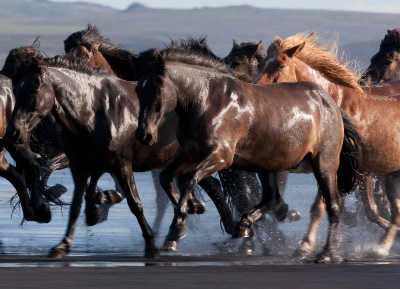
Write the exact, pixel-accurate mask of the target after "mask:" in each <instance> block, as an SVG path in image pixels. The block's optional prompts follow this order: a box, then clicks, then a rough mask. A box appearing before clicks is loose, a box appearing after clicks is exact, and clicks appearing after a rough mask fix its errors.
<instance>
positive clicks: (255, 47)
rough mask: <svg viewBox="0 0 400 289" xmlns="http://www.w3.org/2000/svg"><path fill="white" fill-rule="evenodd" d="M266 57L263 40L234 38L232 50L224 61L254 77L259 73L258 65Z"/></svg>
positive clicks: (238, 70)
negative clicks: (246, 40) (245, 40)
mask: <svg viewBox="0 0 400 289" xmlns="http://www.w3.org/2000/svg"><path fill="white" fill-rule="evenodd" d="M264 58H265V56H264V55H263V54H262V41H260V42H259V43H253V42H242V43H240V44H238V43H237V42H236V40H235V39H234V40H233V47H232V50H231V52H230V53H229V54H228V56H226V57H225V58H224V62H225V63H227V64H229V65H230V67H231V68H232V69H234V70H236V71H237V72H240V73H243V74H246V75H249V76H250V77H252V78H253V79H254V78H256V77H257V76H258V74H259V70H258V65H259V63H260V62H261V61H262V60H263V59H264Z"/></svg>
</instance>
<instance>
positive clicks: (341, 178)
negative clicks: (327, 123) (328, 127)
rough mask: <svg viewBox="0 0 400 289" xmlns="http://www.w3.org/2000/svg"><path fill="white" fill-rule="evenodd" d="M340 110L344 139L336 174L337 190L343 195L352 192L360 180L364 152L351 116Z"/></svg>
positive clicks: (363, 146) (362, 143)
mask: <svg viewBox="0 0 400 289" xmlns="http://www.w3.org/2000/svg"><path fill="white" fill-rule="evenodd" d="M340 112H341V113H342V119H343V125H344V139H343V147H342V151H341V153H340V165H339V169H338V173H337V175H338V189H339V192H340V193H341V194H342V195H345V194H349V193H351V192H353V191H354V190H355V189H356V187H357V186H358V184H359V183H360V182H361V179H362V172H363V168H362V166H361V159H362V157H363V154H364V152H365V144H364V141H363V139H362V138H361V136H360V135H359V134H358V132H357V130H356V127H355V126H354V124H353V122H352V119H351V117H349V116H348V115H347V114H346V113H345V112H344V111H343V110H342V109H340Z"/></svg>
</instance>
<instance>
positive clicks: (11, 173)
mask: <svg viewBox="0 0 400 289" xmlns="http://www.w3.org/2000/svg"><path fill="white" fill-rule="evenodd" d="M0 176H1V177H3V178H5V179H7V180H8V181H9V182H10V183H11V184H12V185H13V186H14V188H15V189H16V191H17V194H18V197H19V200H20V203H21V207H22V212H23V213H24V218H25V220H27V221H32V220H34V213H33V211H32V209H31V207H30V206H29V195H28V191H27V187H26V183H25V178H24V174H23V172H22V171H17V169H16V168H15V167H14V166H13V165H11V164H10V163H9V162H8V161H7V160H6V158H5V157H4V148H3V149H2V150H1V152H0Z"/></svg>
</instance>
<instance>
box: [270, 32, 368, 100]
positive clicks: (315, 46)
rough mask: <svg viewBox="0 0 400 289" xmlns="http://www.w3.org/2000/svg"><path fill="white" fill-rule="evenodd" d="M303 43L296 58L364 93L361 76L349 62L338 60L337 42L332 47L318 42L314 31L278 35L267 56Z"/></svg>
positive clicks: (326, 76) (329, 77)
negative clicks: (285, 35)
mask: <svg viewBox="0 0 400 289" xmlns="http://www.w3.org/2000/svg"><path fill="white" fill-rule="evenodd" d="M302 43H305V46H304V48H303V49H302V50H301V51H300V52H299V53H298V54H296V58H298V59H299V60H301V61H303V62H304V63H305V64H307V65H309V66H310V67H312V68H313V69H315V70H317V71H319V72H320V73H322V74H323V75H324V77H325V78H327V79H328V80H330V81H332V82H334V83H336V84H339V85H343V86H346V87H349V88H351V89H353V90H354V91H355V92H357V93H358V94H360V95H364V91H363V90H362V88H361V86H360V84H359V83H358V81H359V77H358V76H357V74H356V73H355V72H353V71H351V70H350V69H349V67H348V66H349V62H347V63H343V62H342V61H340V60H338V57H337V56H338V53H337V44H334V45H332V47H328V46H324V45H322V44H320V43H318V38H317V37H316V36H315V35H314V33H311V34H309V33H306V32H303V33H298V34H295V35H292V36H289V37H287V38H286V39H281V38H279V37H276V38H275V40H274V42H272V43H271V44H270V46H269V47H268V49H267V55H268V56H267V57H270V55H271V54H273V53H274V51H285V50H287V49H290V48H292V47H294V46H297V45H300V44H302Z"/></svg>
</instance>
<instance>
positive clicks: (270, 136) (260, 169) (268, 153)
mask: <svg viewBox="0 0 400 289" xmlns="http://www.w3.org/2000/svg"><path fill="white" fill-rule="evenodd" d="M134 63H135V68H136V70H137V75H138V76H140V79H139V83H138V86H137V88H136V91H137V94H138V96H139V98H140V107H141V109H140V115H139V127H138V130H137V132H136V136H137V138H138V139H139V140H140V141H141V142H143V143H146V144H149V145H152V144H153V145H154V144H156V143H157V141H158V137H157V133H158V131H159V125H160V124H161V123H162V121H163V119H164V118H165V117H167V116H168V115H169V114H170V113H171V112H173V111H175V112H176V114H177V115H178V117H179V124H178V131H177V137H178V141H179V143H180V144H181V146H182V151H180V152H179V154H178V155H177V156H176V157H175V159H174V161H173V162H172V163H171V164H170V165H168V166H167V168H166V169H165V170H163V172H162V175H161V177H160V180H161V183H162V185H163V187H164V189H165V190H166V191H167V192H169V193H171V192H173V191H174V190H175V188H174V186H173V182H172V180H173V179H174V178H175V177H180V180H181V181H180V182H179V187H180V190H181V198H180V201H179V203H178V206H177V209H176V211H175V217H174V220H173V222H172V224H171V227H170V231H169V234H168V236H167V241H176V240H177V239H179V238H181V237H183V236H184V235H185V221H186V218H187V200H188V195H189V194H190V192H191V191H192V190H193V189H194V187H195V186H196V184H197V183H198V182H199V181H200V180H202V179H203V178H205V177H207V176H209V175H211V174H212V173H214V172H217V171H219V170H221V169H224V168H227V167H231V166H232V167H233V168H239V169H245V170H252V171H256V172H257V173H258V175H259V178H260V180H261V182H262V186H263V199H262V201H261V203H260V204H258V205H257V206H256V207H255V208H253V209H252V210H250V211H249V212H248V214H246V215H244V216H243V218H242V220H241V222H240V223H239V225H238V227H237V231H236V235H237V236H249V235H251V229H250V226H251V224H252V223H253V222H254V221H256V220H257V219H259V218H260V217H261V216H262V214H264V213H266V212H267V211H268V210H269V209H270V208H271V207H273V206H280V205H282V200H281V199H280V196H279V194H273V193H272V192H273V188H272V187H271V184H270V183H269V182H267V178H268V175H269V172H276V171H281V170H285V169H289V168H297V167H298V166H299V165H302V164H303V163H306V164H308V165H311V167H312V169H313V171H314V174H315V176H316V178H317V181H318V184H319V187H320V189H321V192H322V194H323V195H324V197H325V199H326V200H327V210H328V215H329V219H330V229H329V237H328V241H327V244H326V247H325V250H324V252H323V253H322V254H321V256H320V259H321V260H325V259H326V258H329V259H330V258H332V257H334V256H333V255H334V254H335V248H336V246H337V240H336V238H337V237H338V235H337V234H338V223H339V215H340V211H341V204H342V202H341V197H340V195H339V191H338V185H337V183H336V181H337V171H338V168H339V158H340V153H341V149H342V144H343V139H344V134H343V131H344V129H343V119H342V114H341V112H340V110H339V109H338V108H337V106H336V104H335V103H334V102H333V101H332V99H331V97H330V96H329V95H328V94H327V93H326V92H325V91H323V90H322V89H321V88H320V87H318V86H316V85H314V84H312V83H308V82H307V83H306V82H304V83H300V84H296V83H291V84H280V85H269V86H260V85H252V84H249V83H245V82H243V81H240V80H238V79H237V78H235V77H234V76H233V75H232V73H231V72H230V70H229V68H227V67H226V66H222V64H221V63H217V62H215V60H212V59H210V58H207V57H205V56H202V55H198V54H197V55H196V54H190V53H188V52H187V51H182V50H179V49H173V48H171V49H166V50H163V51H162V52H161V53H158V52H157V51H156V50H149V51H146V52H143V53H142V54H141V55H140V56H139V57H138V58H137V59H135V61H134ZM346 130H347V129H346ZM303 161H304V162H303ZM348 172H349V175H347V177H349V176H350V175H351V176H353V177H354V176H355V175H356V173H355V172H354V170H353V171H352V170H349V171H348ZM350 172H351V173H350ZM350 179H351V181H350V182H348V183H347V186H346V188H342V189H344V191H346V190H350V189H351V187H353V185H354V183H353V181H352V180H353V179H352V177H350ZM166 245H167V246H168V245H169V244H168V243H167V244H166Z"/></svg>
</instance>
